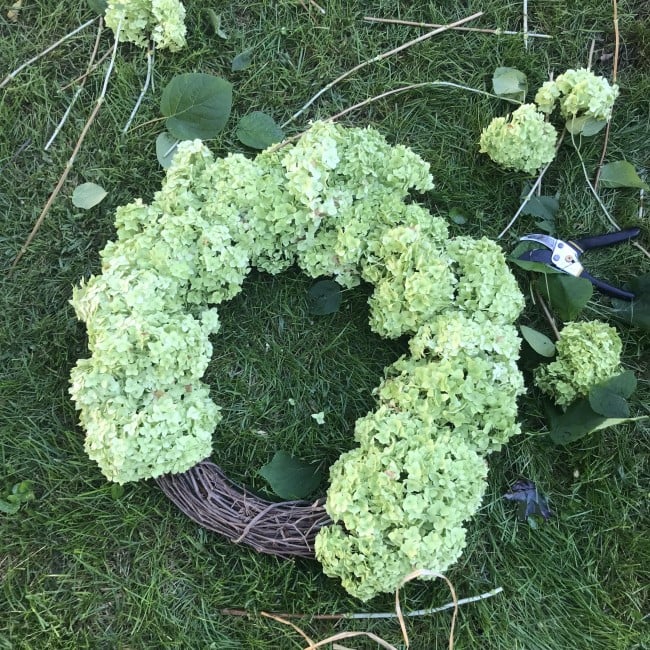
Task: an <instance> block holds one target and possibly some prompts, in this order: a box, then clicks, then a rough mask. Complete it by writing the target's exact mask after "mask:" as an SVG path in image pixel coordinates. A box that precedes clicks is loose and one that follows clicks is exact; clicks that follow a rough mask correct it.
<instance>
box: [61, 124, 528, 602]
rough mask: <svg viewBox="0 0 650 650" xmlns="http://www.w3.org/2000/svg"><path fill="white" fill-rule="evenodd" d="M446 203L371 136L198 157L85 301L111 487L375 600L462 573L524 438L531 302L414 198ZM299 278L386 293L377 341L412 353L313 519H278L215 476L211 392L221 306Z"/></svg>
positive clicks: (276, 512)
mask: <svg viewBox="0 0 650 650" xmlns="http://www.w3.org/2000/svg"><path fill="white" fill-rule="evenodd" d="M432 187H433V184H432V179H431V176H430V174H429V166H428V164H427V163H426V162H425V161H423V160H422V159H421V158H420V157H419V156H418V155H416V154H415V153H414V152H413V151H411V150H410V149H408V148H406V147H404V146H401V145H398V146H391V145H389V144H388V143H387V142H386V140H385V139H384V138H383V137H382V136H381V135H380V134H379V133H378V132H376V131H374V130H372V129H370V128H366V129H360V128H344V127H341V126H338V125H335V124H334V123H331V122H319V123H316V124H314V125H313V126H312V127H311V128H310V129H309V130H308V131H307V132H306V133H305V134H303V135H302V137H301V138H300V139H299V140H298V141H297V142H296V143H295V144H293V145H284V146H282V147H272V148H270V149H267V150H266V151H264V152H262V153H260V154H259V155H257V156H256V157H255V158H254V159H248V158H246V157H244V156H243V155H239V154H234V155H233V154H231V155H228V156H227V157H225V158H218V159H215V158H214V157H213V155H212V154H211V153H210V151H209V150H208V149H207V148H206V147H205V146H204V145H203V144H202V143H201V142H200V141H188V142H184V143H182V144H181V145H180V146H179V148H178V151H177V153H176V154H175V156H174V159H173V163H172V165H171V167H170V168H169V170H168V171H167V176H166V178H165V180H164V183H163V185H162V188H161V190H160V191H159V192H157V193H156V194H155V196H154V198H153V200H152V202H151V203H150V204H145V203H143V202H142V201H141V200H137V201H135V202H133V203H131V204H129V205H126V206H123V207H120V208H118V209H117V213H116V228H117V237H116V240H115V241H112V242H109V243H108V244H107V245H106V247H105V248H104V250H103V251H102V253H101V257H102V272H101V274H100V275H96V276H92V277H91V278H90V279H89V280H88V281H87V282H85V283H82V284H81V285H80V286H79V287H76V288H75V290H74V293H73V299H72V303H73V305H74V307H75V310H76V312H77V315H78V317H79V318H80V319H81V320H82V321H84V322H85V323H86V326H87V331H88V347H89V350H90V353H91V356H90V357H89V358H87V359H81V360H79V361H78V362H77V364H76V366H75V368H74V369H73V371H72V375H71V383H72V386H71V394H72V397H73V399H74V401H75V402H76V407H77V408H78V410H79V419H80V422H81V424H82V425H83V427H84V428H85V430H86V442H85V449H86V452H87V454H88V455H89V457H90V458H91V459H92V460H94V461H95V462H96V463H97V464H98V465H99V468H100V469H101V471H102V473H103V474H104V475H105V476H106V477H107V478H108V479H109V480H111V481H116V482H118V483H125V482H128V481H137V480H140V479H146V478H155V479H156V480H157V482H158V484H159V485H160V487H161V488H162V489H163V491H164V492H165V494H167V496H169V497H170V498H171V499H172V500H173V501H174V502H175V503H176V504H177V505H178V506H179V507H180V508H181V509H182V510H183V511H184V512H185V513H187V514H188V515H189V516H190V517H192V518H193V519H194V520H195V521H197V522H198V523H200V524H202V525H204V526H207V527H208V528H211V529H212V530H217V531H219V532H221V533H223V534H225V535H227V536H228V537H229V539H231V540H233V541H235V542H238V543H246V544H250V545H251V546H253V547H254V548H256V549H257V550H260V551H264V552H268V553H274V554H277V555H280V556H284V557H290V556H295V555H302V556H313V555H314V554H315V556H316V557H317V559H318V560H319V561H320V562H321V563H322V565H323V570H324V571H325V573H326V574H328V575H330V576H337V577H339V578H340V579H341V581H342V583H343V585H344V587H345V588H346V589H347V590H348V591H349V592H350V593H352V594H354V595H356V596H357V597H359V598H361V599H364V600H365V599H368V598H371V597H372V596H374V595H376V594H377V593H380V592H385V591H394V590H395V588H396V586H397V585H398V584H399V582H400V580H401V579H402V578H403V576H404V575H406V574H408V573H410V572H411V571H413V570H415V569H430V570H433V571H435V572H442V571H444V570H445V569H446V568H447V567H448V566H449V565H451V564H452V563H454V562H455V561H456V560H457V559H458V557H459V556H460V554H461V553H462V550H463V546H464V543H465V529H464V525H465V522H466V521H467V520H468V519H469V518H470V517H472V515H473V514H474V513H475V512H476V511H477V509H478V508H479V505H480V503H481V499H482V497H483V494H484V491H485V487H486V481H485V479H486V476H487V464H486V460H485V459H486V456H487V454H489V453H490V452H491V451H494V450H497V449H499V448H500V447H501V445H503V444H504V443H505V442H506V441H507V440H508V439H509V438H510V437H511V436H512V435H514V434H516V433H518V432H519V427H518V424H517V423H516V412H517V408H516V398H517V395H519V394H520V393H522V392H523V380H522V376H521V373H520V372H519V370H518V368H517V365H516V359H517V357H518V351H519V343H520V341H519V338H518V336H517V332H516V330H515V327H514V326H513V322H514V321H515V319H516V318H517V316H518V314H519V313H520V311H521V309H522V307H523V296H522V295H521V293H520V291H519V289H518V287H517V284H516V281H515V279H514V278H513V276H512V275H511V273H510V272H509V270H508V268H507V266H506V263H505V260H504V257H503V254H502V252H501V249H500V248H499V247H498V246H497V244H496V243H494V242H493V241H490V240H488V239H485V238H483V239H471V238H469V237H453V238H452V237H450V236H449V233H448V229H447V225H446V222H445V221H444V220H443V219H442V218H441V217H439V216H435V215H433V214H432V213H431V212H429V211H428V210H427V209H425V208H424V207H423V206H421V205H418V204H417V203H415V202H412V201H411V200H410V197H409V192H410V191H412V190H413V189H415V190H418V191H426V190H429V189H431V188H432ZM292 265H297V266H298V267H299V268H300V269H301V270H302V271H303V272H304V273H306V274H307V275H309V276H311V277H321V276H328V277H333V278H334V279H336V281H337V282H338V283H339V284H341V285H342V286H344V287H353V286H355V285H357V284H359V283H360V282H361V281H362V280H363V281H366V282H369V283H370V284H372V285H373V287H374V290H373V293H372V296H371V297H370V299H369V305H370V326H371V327H372V329H373V330H374V331H375V332H377V333H378V334H379V335H381V336H383V337H385V338H397V337H402V336H406V337H409V342H408V345H409V354H407V355H404V356H403V357H401V358H400V359H399V360H398V361H396V362H395V363H394V364H392V365H391V366H389V367H387V368H386V369H385V376H384V378H383V379H382V380H381V382H380V383H379V386H378V387H377V389H376V391H375V393H376V396H377V408H376V409H375V410H374V411H373V412H370V413H368V414H367V415H366V416H364V417H362V418H360V419H359V420H358V421H357V422H356V425H355V433H354V438H355V440H356V442H357V443H358V446H357V447H355V448H354V449H352V450H351V451H348V452H346V453H344V454H343V455H342V456H340V458H339V459H338V460H337V461H336V462H335V464H334V465H333V466H332V467H331V469H330V487H329V489H328V492H327V496H326V499H320V500H318V501H316V502H315V503H311V502H303V501H298V502H295V501H294V502H284V503H272V502H268V501H264V500H262V499H260V498H259V497H257V496H255V495H253V494H251V493H249V492H248V491H247V490H246V489H245V488H242V487H239V486H237V485H236V484H234V483H233V482H232V481H230V480H229V479H228V477H226V476H225V475H224V474H223V472H222V471H221V470H220V469H219V467H218V466H217V465H215V464H214V463H212V462H211V461H210V460H209V457H210V455H211V453H212V437H213V433H214V431H215V428H216V427H217V425H218V423H219V420H220V414H219V406H218V405H216V404H215V403H214V402H213V401H212V400H211V399H210V396H209V387H208V386H207V385H206V384H205V383H203V382H202V381H201V378H202V376H203V374H204V372H205V370H206V367H207V365H208V362H209V361H210V357H211V353H212V347H211V344H210V340H209V337H210V335H214V334H216V333H217V332H218V330H219V327H220V323H219V316H218V310H219V309H220V308H221V307H220V305H222V304H224V303H226V302H227V301H228V300H229V299H231V298H232V297H233V296H235V295H236V294H237V293H238V292H240V291H241V288H242V283H243V281H244V279H245V277H246V275H247V274H248V272H249V271H250V269H251V268H252V267H256V268H258V269H260V270H263V271H266V272H269V273H272V274H278V273H281V272H282V271H284V270H286V269H288V268H289V267H290V266H292Z"/></svg>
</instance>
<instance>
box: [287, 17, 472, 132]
mask: <svg viewBox="0 0 650 650" xmlns="http://www.w3.org/2000/svg"><path fill="white" fill-rule="evenodd" d="M482 15H483V12H482V11H478V12H477V13H475V14H472V15H471V16H468V17H467V18H462V19H461V20H457V21H455V22H453V23H450V24H449V25H444V26H443V27H439V28H437V29H434V30H433V31H431V32H427V33H426V34H422V36H418V38H414V39H413V40H411V41H409V42H408V43H404V44H403V45H400V46H399V47H396V48H394V49H392V50H389V51H388V52H384V53H382V54H378V55H377V56H374V57H373V58H372V59H368V60H366V61H363V62H362V63H359V65H356V66H354V68H351V69H350V70H348V71H347V72H344V73H343V74H342V75H340V76H338V77H337V78H336V79H334V81H331V82H330V83H328V84H327V85H326V86H324V87H323V88H321V89H320V90H319V91H318V92H317V93H316V94H315V95H314V96H313V97H312V98H311V99H310V100H309V101H308V102H307V103H306V104H304V105H303V106H302V108H300V109H299V110H298V111H296V112H295V113H294V114H293V115H292V116H291V117H290V118H289V119H288V120H287V121H286V122H284V124H282V126H281V128H285V127H286V126H287V125H288V124H290V123H291V122H293V121H294V120H295V119H296V118H297V117H299V116H300V115H302V114H303V113H304V112H305V111H306V110H307V109H308V108H309V107H310V106H311V105H312V104H313V103H314V102H315V101H316V100H317V99H318V98H319V97H321V96H322V95H323V94H325V93H326V92H327V91H328V90H331V89H332V88H333V87H334V86H335V85H336V84H337V83H339V81H343V79H346V78H347V77H349V76H350V75H352V74H354V73H355V72H357V71H358V70H361V69H362V68H365V67H366V66H369V65H371V64H372V63H377V62H378V61H381V60H382V59H386V58H388V57H389V56H392V55H393V54H397V53H398V52H402V51H403V50H405V49H407V48H409V47H411V46H412V45H416V44H417V43H421V42H422V41H425V40H427V39H429V38H431V37H432V36H436V35H437V34H441V33H442V32H446V31H448V30H450V29H453V28H454V27H457V26H458V25H463V24H464V23H467V22H469V21H470V20H475V19H476V18H478V17H479V16H482Z"/></svg>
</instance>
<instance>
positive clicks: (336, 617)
mask: <svg viewBox="0 0 650 650" xmlns="http://www.w3.org/2000/svg"><path fill="white" fill-rule="evenodd" d="M502 592H503V587H496V588H495V589H492V590H491V591H487V592H485V593H484V594H479V595H478V596H468V597H467V598H461V599H460V600H459V601H458V605H459V606H460V605H467V604H469V603H475V602H478V601H479V600H485V599H487V598H492V597H493V596H497V595H498V594H500V593H502ZM455 606H456V603H453V602H451V603H445V604H444V605H440V606H439V607H429V608H427V609H414V610H411V611H410V612H403V616H404V617H406V618H416V617H419V616H429V615H430V614H438V613H439V612H444V611H446V610H448V609H452V608H454V607H455ZM221 613H222V614H224V615H229V616H252V615H253V613H252V612H249V611H248V610H245V609H231V608H229V609H222V610H221ZM273 614H274V615H275V616H281V617H282V618H286V619H299V618H309V619H312V620H314V621H342V620H346V619H350V620H364V621H365V620H370V619H385V618H397V613H396V612H346V613H341V614H305V613H303V614H293V613H287V612H273Z"/></svg>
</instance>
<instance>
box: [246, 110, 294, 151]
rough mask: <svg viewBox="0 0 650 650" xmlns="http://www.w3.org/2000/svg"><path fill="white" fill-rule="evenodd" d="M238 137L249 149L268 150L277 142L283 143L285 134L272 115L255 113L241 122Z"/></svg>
mask: <svg viewBox="0 0 650 650" xmlns="http://www.w3.org/2000/svg"><path fill="white" fill-rule="evenodd" d="M237 137H238V138H239V140H240V141H241V142H242V143H243V144H245V145H246V146H247V147H251V148H252V149H266V148H267V147H270V146H271V145H272V144H275V143H276V142H281V141H282V138H284V133H283V132H282V129H281V128H280V127H279V126H278V125H277V124H276V123H275V121H274V120H273V118H272V117H271V116H270V115H267V114H266V113H262V112H261V111H253V112H252V113H249V114H248V115H245V116H244V117H242V118H241V120H240V121H239V124H238V125H237Z"/></svg>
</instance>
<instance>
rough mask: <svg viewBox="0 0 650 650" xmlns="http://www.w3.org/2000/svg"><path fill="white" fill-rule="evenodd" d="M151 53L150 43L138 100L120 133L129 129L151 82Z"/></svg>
mask: <svg viewBox="0 0 650 650" xmlns="http://www.w3.org/2000/svg"><path fill="white" fill-rule="evenodd" d="M153 53H154V50H153V45H150V47H148V48H147V76H146V77H145V80H144V84H143V85H142V90H141V91H140V95H139V96H138V100H137V101H136V103H135V106H134V107H133V110H132V111H131V115H129V119H128V120H127V121H126V124H125V125H124V128H123V129H122V135H124V134H126V132H127V131H128V130H129V127H130V126H131V122H133V119H134V118H135V116H136V114H137V112H138V109H139V108H140V104H142V100H143V99H144V96H145V95H146V94H147V90H149V84H150V83H151V74H152V72H153Z"/></svg>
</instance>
